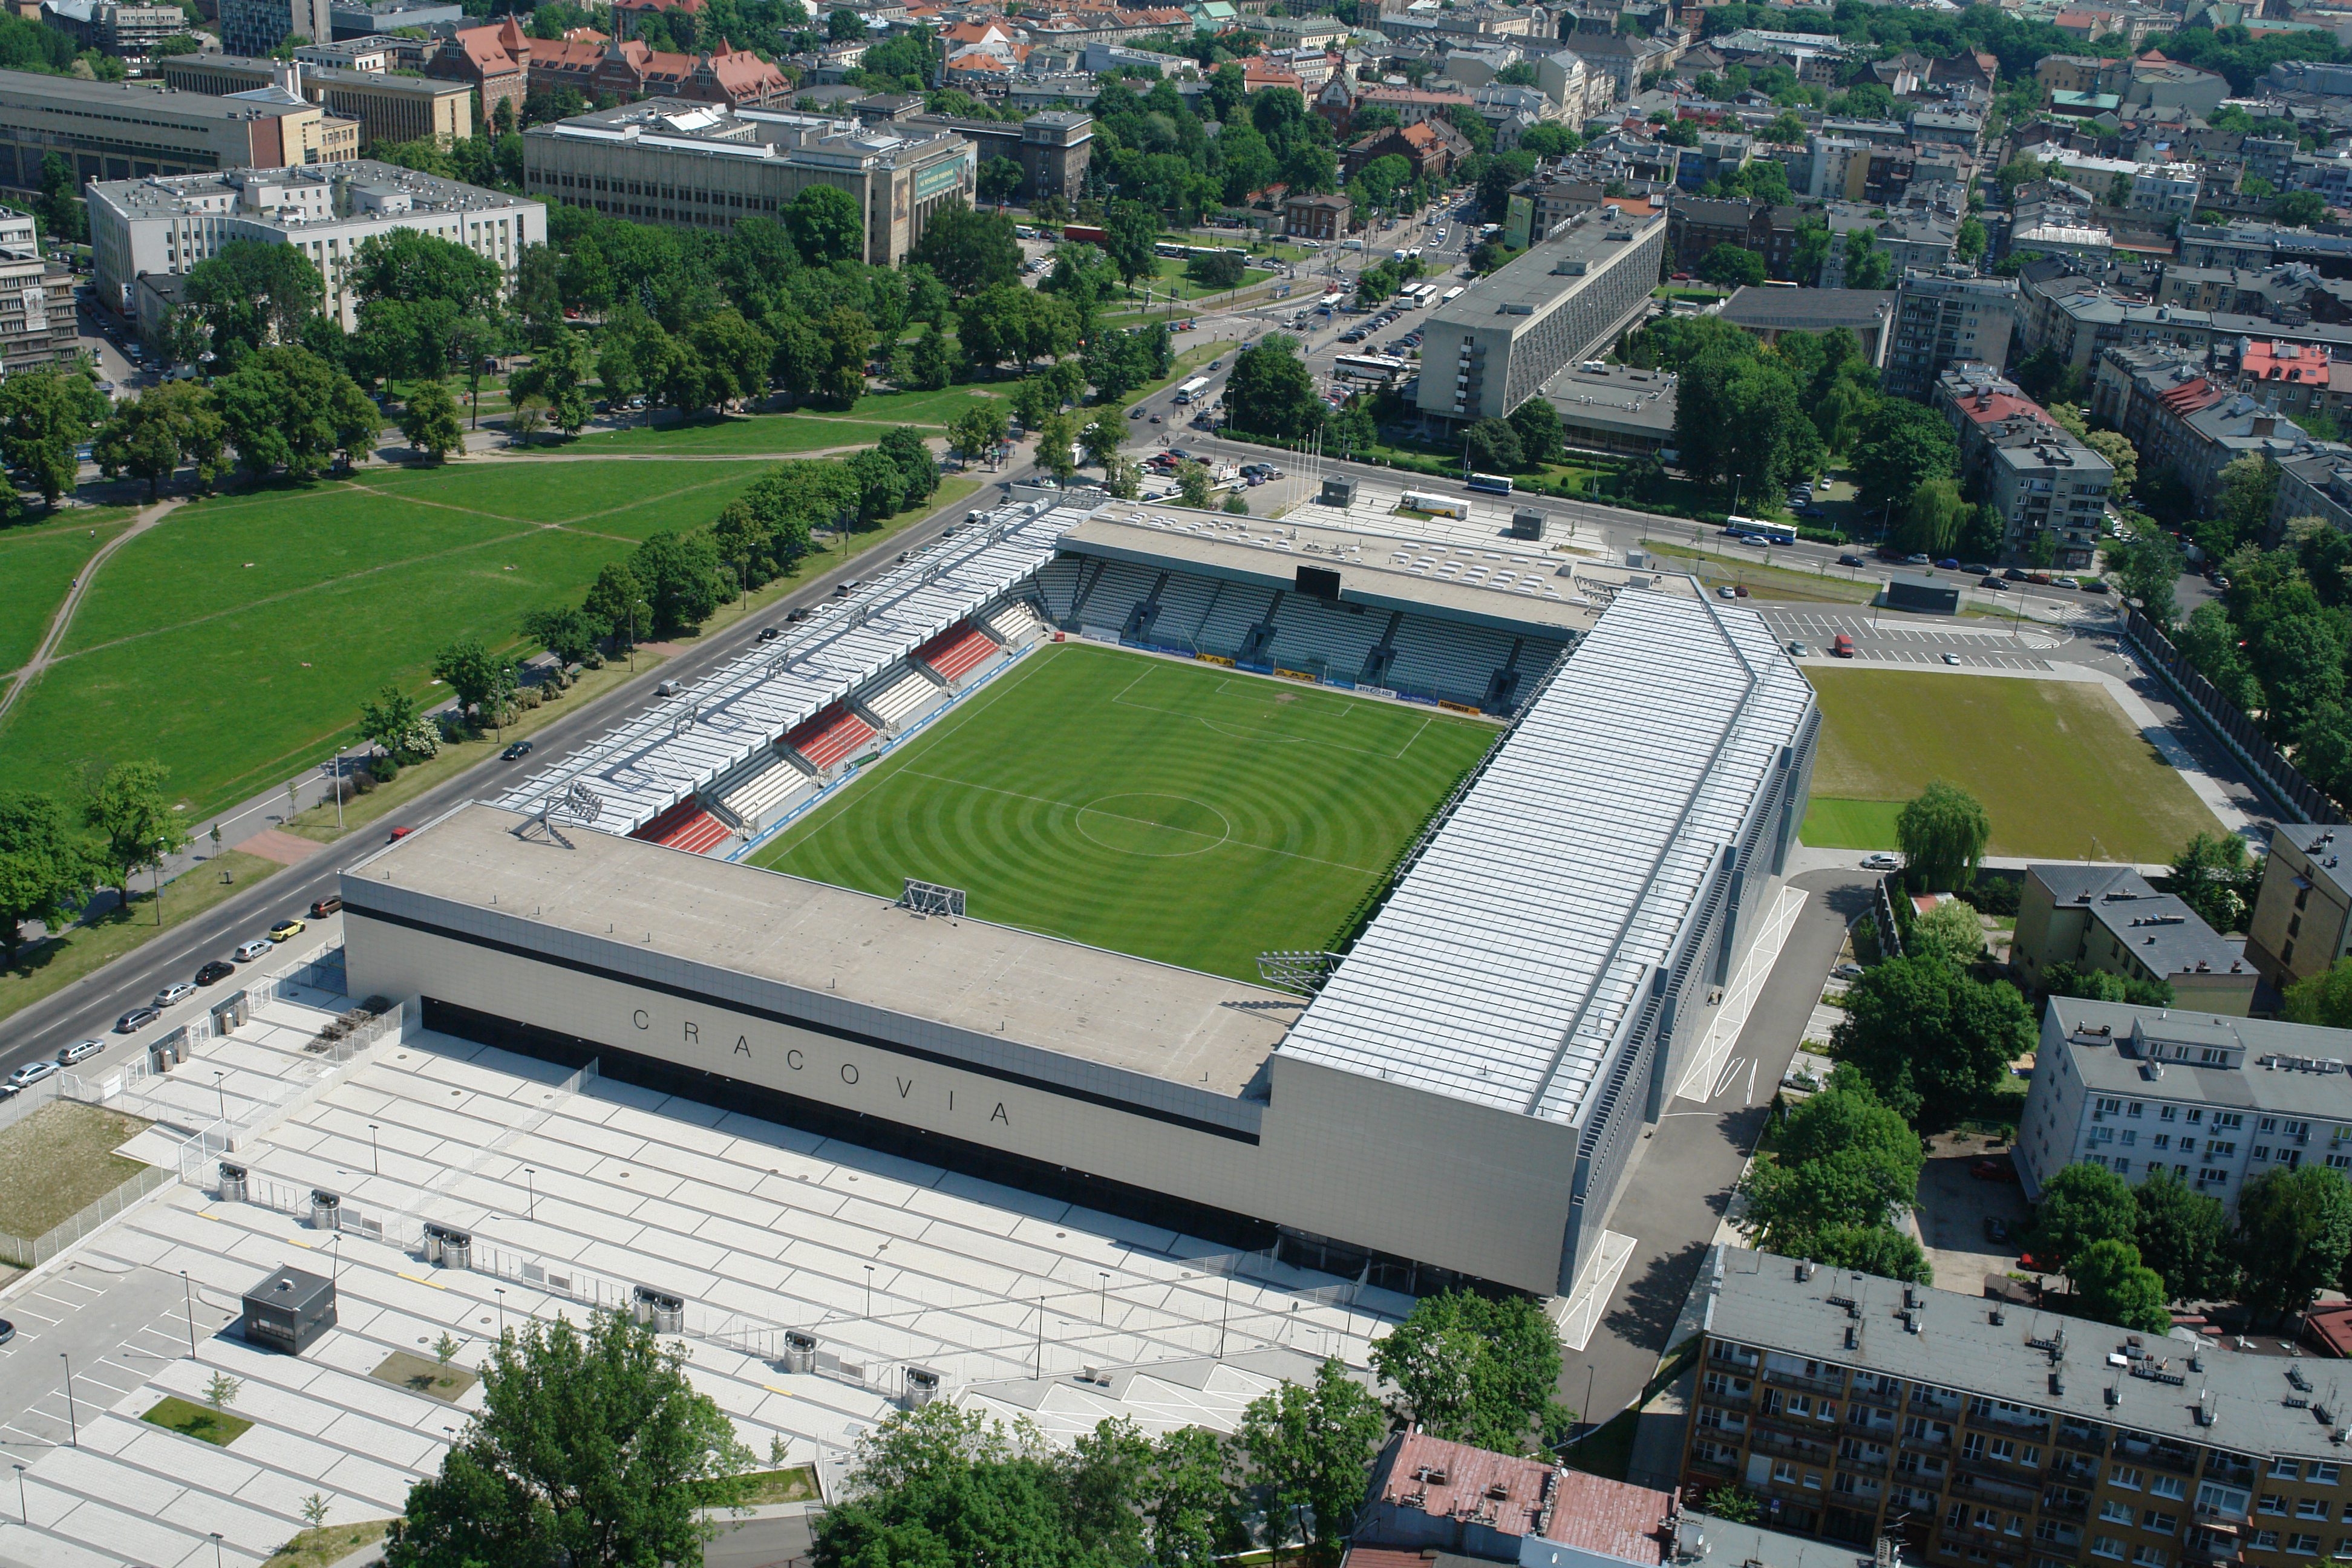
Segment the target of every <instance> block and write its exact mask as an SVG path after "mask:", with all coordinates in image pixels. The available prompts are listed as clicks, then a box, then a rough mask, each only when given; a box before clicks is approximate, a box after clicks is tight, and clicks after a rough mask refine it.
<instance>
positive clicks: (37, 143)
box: [0, 71, 359, 191]
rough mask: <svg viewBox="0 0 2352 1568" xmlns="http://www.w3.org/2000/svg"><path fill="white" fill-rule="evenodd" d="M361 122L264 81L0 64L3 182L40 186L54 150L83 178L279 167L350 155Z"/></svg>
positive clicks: (29, 188)
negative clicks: (252, 91) (251, 85)
mask: <svg viewBox="0 0 2352 1568" xmlns="http://www.w3.org/2000/svg"><path fill="white" fill-rule="evenodd" d="M358 147H359V127H358V126H357V125H355V124H351V123H349V122H346V121H341V120H339V119H337V118H336V117H333V116H331V115H329V114H328V113H327V111H326V110H323V109H320V107H319V106H318V105H316V104H313V103H307V102H305V101H303V100H300V99H299V98H297V99H293V100H287V99H285V98H284V97H283V96H282V95H277V94H274V93H272V92H270V91H268V90H266V89H265V90H264V91H262V92H261V93H258V94H256V95H244V96H239V97H236V98H209V97H205V96H204V95H201V94H198V93H191V92H171V91H168V90H165V89H161V88H157V87H152V86H150V85H148V84H146V83H142V82H120V81H84V80H82V79H80V78H79V77H70V76H47V75H44V74H42V73H40V72H37V71H0V186H11V187H14V188H16V189H17V190H21V191H38V190H39V189H40V188H41V165H42V163H43V161H44V160H45V159H47V157H48V155H49V154H51V153H57V154H58V155H59V156H61V157H63V158H65V159H66V160H67V161H68V163H71V164H72V165H73V169H74V174H75V175H76V176H77V177H78V178H79V179H82V180H85V181H88V180H129V179H135V178H143V177H145V176H147V175H150V174H194V173H198V172H201V171H205V170H211V169H242V168H257V167H258V168H275V167H278V166H279V165H282V164H286V163H320V162H326V161H329V160H331V159H332V158H334V157H337V156H342V157H349V156H351V155H352V153H356V152H357V151H358Z"/></svg>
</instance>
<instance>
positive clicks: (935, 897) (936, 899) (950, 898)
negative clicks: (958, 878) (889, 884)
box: [898, 877, 963, 915]
mask: <svg viewBox="0 0 2352 1568" xmlns="http://www.w3.org/2000/svg"><path fill="white" fill-rule="evenodd" d="M898 907H899V908H900V909H902V910H913V911H914V912H915V913H917V914H919V915H961V914H962V913H963V889H961V888H950V887H947V886H945V885H943V884H941V883H939V882H926V881H923V880H922V879H919V878H915V877H909V878H908V879H907V890H906V891H905V892H903V893H901V894H900V895H899V896H898Z"/></svg>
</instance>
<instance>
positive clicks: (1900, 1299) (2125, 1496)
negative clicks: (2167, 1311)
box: [1681, 1247, 2352, 1568]
mask: <svg viewBox="0 0 2352 1568" xmlns="http://www.w3.org/2000/svg"><path fill="white" fill-rule="evenodd" d="M1700 1289H1701V1290H1702V1291H1703V1292H1704V1294H1705V1298H1706V1306H1705V1319H1704V1323H1705V1327H1704V1328H1703V1329H1702V1330H1701V1344H1700V1350H1699V1358H1698V1363H1697V1364H1698V1368H1699V1381H1698V1387H1697V1389H1696V1396H1695V1397H1694V1398H1693V1400H1692V1403H1691V1414H1690V1421H1689V1425H1688V1426H1687V1427H1686V1428H1685V1449H1684V1455H1683V1468H1682V1477H1681V1480H1682V1490H1683V1495H1684V1497H1685V1499H1686V1500H1696V1499H1698V1498H1700V1497H1703V1496H1705V1495H1706V1493H1707V1492H1709V1491H1712V1490H1714V1489H1716V1488H1717V1487H1722V1486H1727V1485H1735V1484H1736V1485H1740V1486H1744V1487H1745V1488H1747V1489H1748V1490H1749V1491H1751V1492H1753V1493H1755V1494H1756V1495H1757V1496H1759V1498H1760V1499H1762V1500H1763V1502H1764V1507H1765V1510H1766V1512H1765V1519H1766V1520H1767V1521H1769V1523H1770V1524H1771V1526H1772V1527H1773V1528H1774V1529H1775V1530H1779V1531H1791V1532H1796V1533H1802V1534H1811V1535H1818V1536H1822V1537H1823V1538H1825V1539H1827V1540H1831V1541H1836V1542H1846V1543H1848V1544H1850V1545H1853V1546H1855V1547H1858V1548H1860V1549H1861V1550H1862V1551H1863V1552H1868V1551H1870V1549H1871V1547H1872V1546H1873V1544H1874V1542H1878V1541H1880V1540H1881V1539H1890V1540H1892V1541H1893V1542H1895V1543H1897V1545H1898V1546H1899V1548H1900V1550H1901V1552H1902V1555H1903V1558H1904V1560H1905V1561H1906V1563H1919V1564H1928V1565H1932V1568H2077V1565H2083V1568H2094V1565H2103V1564H2116V1565H2117V1568H2123V1565H2126V1564H2128V1565H2130V1568H2219V1565H2220V1564H2223V1563H2245V1564H2247V1565H2248V1568H2289V1565H2290V1564H2294V1563H2303V1562H2308V1561H2310V1560H2312V1559H2315V1558H2325V1557H2327V1556H2330V1555H2332V1554H2335V1553H2336V1552H2346V1553H2352V1526H2347V1524H2346V1523H2345V1522H2344V1521H2343V1513H2344V1510H2345V1507H2346V1505H2347V1503H2352V1487H2347V1486H2346V1484H2345V1481H2344V1477H2343V1468H2344V1466H2345V1465H2346V1464H2347V1462H2352V1455H2347V1449H2346V1447H2344V1443H2343V1436H2344V1433H2345V1428H2344V1426H2341V1425H2339V1423H2341V1422H2342V1421H2343V1420H2344V1414H2343V1412H2342V1411H2341V1409H2340V1408H2338V1407H2337V1406H2336V1405H2335V1404H2334V1402H2333V1401H2332V1399H2331V1397H2330V1395H2329V1394H2327V1393H2326V1389H2325V1385H2324V1380H2318V1381H2320V1382H2321V1384H2322V1386H2321V1387H2320V1388H2318V1389H2315V1388H2314V1386H2313V1384H2314V1383H2315V1379H2314V1378H2312V1377H2311V1376H2310V1375H2308V1368H2309V1365H2310V1363H2297V1362H2294V1361H2290V1360H2286V1359H2284V1358H2280V1357H2270V1356H2253V1355H2239V1354H2234V1353H2231V1352H2225V1351H2222V1350H2221V1349H2219V1348H2216V1347H2201V1348H2200V1346H2198V1345H2195V1344H2186V1343H2182V1342H2178V1341H2173V1340H2168V1339H2156V1338H2149V1337H2147V1336H2143V1335H2139V1334H2133V1333H2127V1332H2126V1331H2124V1330H2122V1329H2117V1328H2112V1327H2110V1326H2108V1325H2106V1324H2104V1323H2095V1322H2090V1321H2084V1320H2080V1319H2070V1318H2063V1317H2061V1316H2059V1315H2057V1314H2055V1313H2053V1312H2048V1311H2041V1310H2032V1309H2028V1308H2025V1307H2021V1306H2017V1305H2014V1304H2004V1303H2003V1302H2002V1301H2000V1300H1988V1299H1986V1298H1984V1297H1981V1296H1969V1295H1961V1294H1959V1293H1958V1292H1956V1291H1949V1290H1938V1289H1931V1288H1928V1287H1925V1286H1917V1285H1903V1284H1898V1283H1896V1282H1895V1281H1894V1280H1891V1279H1877V1278H1874V1277H1872V1276H1868V1275H1861V1274H1855V1273H1853V1272H1850V1271H1846V1270H1841V1269H1832V1268H1817V1267H1815V1266H1814V1265H1812V1264H1810V1263H1801V1262H1797V1261H1794V1260H1792V1259H1790V1258H1778V1257H1774V1256H1773V1255H1771V1254H1769V1253H1759V1252H1750V1251H1746V1250H1743V1249H1739V1248H1733V1247H1726V1248H1721V1249H1719V1250H1718V1251H1717V1253H1716V1254H1715V1255H1714V1256H1713V1257H1712V1258H1710V1260H1709V1262H1708V1264H1707V1266H1706V1272H1705V1273H1704V1275H1703V1276H1702V1279H1701V1281H1700ZM1882 1561H1883V1560H1882Z"/></svg>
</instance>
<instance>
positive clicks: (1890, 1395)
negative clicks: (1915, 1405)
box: [1846, 1377, 1903, 1410]
mask: <svg viewBox="0 0 2352 1568" xmlns="http://www.w3.org/2000/svg"><path fill="white" fill-rule="evenodd" d="M1846 1398H1847V1399H1849V1400H1851V1401H1853V1403H1855V1404H1857V1405H1878V1406H1879V1407H1881V1408H1882V1409H1886V1410H1893V1409H1895V1408H1896V1407H1897V1406H1899V1405H1901V1404H1902V1403H1903V1385H1902V1384H1899V1383H1898V1384H1895V1386H1894V1387H1892V1388H1881V1387H1879V1386H1878V1385H1877V1384H1874V1383H1873V1382H1871V1381H1870V1379H1868V1378H1866V1377H1857V1378H1855V1379H1854V1380H1853V1387H1852V1388H1850V1389H1848V1390H1847V1391H1846Z"/></svg>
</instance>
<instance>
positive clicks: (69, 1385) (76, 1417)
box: [58, 1351, 81, 1448]
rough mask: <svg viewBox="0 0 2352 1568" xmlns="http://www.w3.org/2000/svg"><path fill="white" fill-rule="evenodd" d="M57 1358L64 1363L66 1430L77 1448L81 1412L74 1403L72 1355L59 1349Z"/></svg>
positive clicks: (79, 1438) (79, 1445) (79, 1441)
mask: <svg viewBox="0 0 2352 1568" xmlns="http://www.w3.org/2000/svg"><path fill="white" fill-rule="evenodd" d="M58 1360H59V1361H61V1362H63V1363H66V1432H67V1434H68V1436H69V1437H70V1438H71V1440H72V1444H73V1447H77V1448H79V1447H81V1412H80V1411H79V1409H78V1408H76V1406H75V1405H74V1391H73V1357H72V1356H71V1355H70V1354H68V1352H64V1351H59V1352H58Z"/></svg>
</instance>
